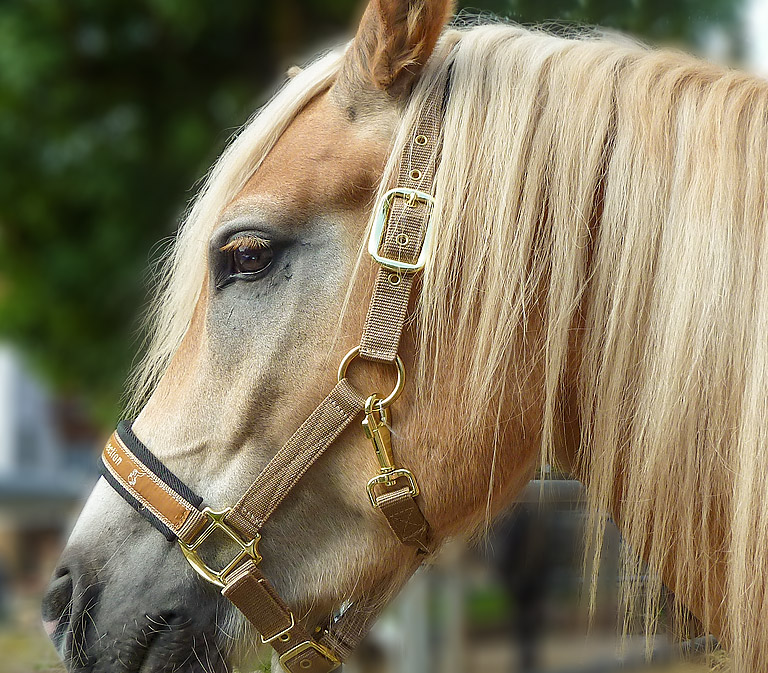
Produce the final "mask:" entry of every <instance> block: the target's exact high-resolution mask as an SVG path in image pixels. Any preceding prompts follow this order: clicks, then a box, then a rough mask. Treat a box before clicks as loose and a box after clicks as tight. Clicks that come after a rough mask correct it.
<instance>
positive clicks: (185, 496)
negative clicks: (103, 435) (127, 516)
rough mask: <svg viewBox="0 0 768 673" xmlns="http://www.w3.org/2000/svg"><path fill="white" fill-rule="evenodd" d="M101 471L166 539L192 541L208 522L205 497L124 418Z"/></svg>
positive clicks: (107, 452)
mask: <svg viewBox="0 0 768 673" xmlns="http://www.w3.org/2000/svg"><path fill="white" fill-rule="evenodd" d="M100 468H101V474H102V475H103V476H104V478H105V479H106V480H107V481H108V482H109V484H110V485H111V486H112V488H114V489H115V490H116V491H117V492H118V493H119V494H120V495H122V496H123V499H124V500H125V501H126V502H128V504H129V505H131V507H133V508H134V509H135V510H136V511H137V512H138V513H139V514H141V515H142V516H143V517H145V518H146V519H147V520H148V521H149V522H150V523H151V524H152V525H153V526H154V527H155V528H157V529H158V530H159V531H160V532H161V533H162V534H163V535H165V537H166V539H168V540H169V541H171V542H172V541H174V540H176V539H177V538H178V539H180V540H183V541H184V542H188V541H190V540H192V539H193V538H194V537H195V535H196V534H197V532H198V531H199V530H200V529H201V528H202V526H203V525H204V524H205V517H204V516H203V515H202V514H201V513H200V510H199V509H198V508H199V507H200V505H201V504H202V502H203V499H202V498H201V497H200V496H199V495H197V494H196V493H194V491H192V489H190V488H189V487H188V486H187V485H186V484H185V483H184V482H183V481H181V479H179V478H178V477H177V476H176V475H175V474H173V473H172V472H171V471H170V470H169V469H168V468H167V467H166V466H165V465H163V463H161V462H160V461H159V460H158V459H157V458H156V457H155V456H154V455H153V454H152V453H151V452H150V451H149V449H147V447H146V446H144V445H143V444H142V443H141V442H140V441H139V439H138V438H137V437H136V435H134V434H133V431H132V430H131V427H130V424H129V423H128V422H127V421H120V423H119V424H118V426H117V430H116V431H115V432H114V433H113V434H112V436H111V437H110V438H109V441H108V442H107V445H106V446H105V447H104V451H102V454H101V465H100Z"/></svg>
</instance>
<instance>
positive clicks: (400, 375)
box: [339, 346, 405, 409]
mask: <svg viewBox="0 0 768 673" xmlns="http://www.w3.org/2000/svg"><path fill="white" fill-rule="evenodd" d="M358 355H360V346H355V347H354V348H353V349H352V350H351V351H349V353H347V354H346V355H345V356H344V359H343V360H342V361H341V364H340V365H339V381H341V380H342V379H344V378H346V376H347V369H348V368H349V365H350V364H351V363H352V360H354V359H355V358H356V357H357V356H358ZM390 364H393V365H394V366H395V367H396V368H397V382H396V383H395V389H394V390H393V391H392V392H391V393H390V394H389V395H388V396H387V397H385V398H384V399H383V400H381V402H379V404H378V406H379V408H380V409H386V408H387V407H388V406H390V405H391V404H392V403H393V402H394V401H395V400H396V399H397V398H398V397H400V395H401V393H402V392H403V388H405V365H404V364H403V361H402V359H401V358H400V356H399V355H395V361H394V362H392V363H390Z"/></svg>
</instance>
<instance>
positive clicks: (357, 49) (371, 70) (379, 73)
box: [340, 0, 454, 97]
mask: <svg viewBox="0 0 768 673" xmlns="http://www.w3.org/2000/svg"><path fill="white" fill-rule="evenodd" d="M453 4H454V0H370V2H369V4H368V7H367V8H366V10H365V13H364V14H363V18H362V20H361V21H360V27H359V28H358V31H357V35H356V36H355V39H354V42H353V43H352V45H351V46H350V49H349V52H348V54H347V57H346V60H345V63H344V66H343V69H342V72H341V75H340V81H341V82H342V83H343V84H346V85H352V86H356V87H359V86H362V87H365V88H368V89H370V88H373V89H378V90H381V91H386V92H388V93H389V94H390V95H392V96H394V97H398V96H400V95H402V94H404V93H405V92H407V91H408V90H409V89H410V88H411V86H412V85H413V83H414V82H415V80H416V78H417V77H418V76H419V73H420V72H421V70H422V69H423V67H424V65H425V64H426V62H427V60H428V59H429V57H430V55H431V54H432V51H433V49H434V48H435V44H436V43H437V39H438V37H440V33H441V32H442V30H443V28H444V26H445V24H446V23H447V22H448V20H449V19H450V17H451V15H452V13H453Z"/></svg>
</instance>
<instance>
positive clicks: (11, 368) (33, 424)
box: [0, 345, 98, 589]
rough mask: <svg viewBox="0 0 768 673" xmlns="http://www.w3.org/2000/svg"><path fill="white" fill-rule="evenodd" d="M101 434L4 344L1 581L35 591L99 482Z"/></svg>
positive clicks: (0, 363) (0, 349) (0, 355)
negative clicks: (98, 455)
mask: <svg viewBox="0 0 768 673" xmlns="http://www.w3.org/2000/svg"><path fill="white" fill-rule="evenodd" d="M97 443H98V433H97V432H96V431H95V430H94V428H93V427H91V426H89V425H88V424H87V423H85V422H84V421H83V420H82V417H81V415H80V414H79V413H78V407H77V405H76V404H74V403H72V402H71V401H62V400H56V399H54V398H53V397H52V396H51V395H50V394H49V393H48V391H47V390H46V389H45V387H44V386H43V385H42V384H41V383H40V382H39V381H38V380H37V379H36V378H35V377H34V376H33V375H32V373H31V372H30V371H29V369H28V368H27V367H26V366H25V364H24V362H23V360H22V359H21V358H20V357H19V356H18V354H17V353H16V351H14V350H13V349H11V348H10V347H7V346H1V345H0V581H2V578H3V577H5V578H6V580H9V579H10V580H13V584H14V585H16V586H17V587H21V588H25V587H27V588H29V589H35V588H38V587H39V585H40V583H41V582H42V581H44V580H45V579H46V578H47V574H48V572H50V569H51V566H52V564H53V563H54V562H55V559H56V558H57V557H58V555H59V553H60V552H61V546H62V544H63V542H64V539H65V536H66V534H67V532H68V530H69V528H70V527H71V524H72V522H73V521H74V519H75V517H76V516H77V514H78V512H79V510H80V509H81V507H82V503H83V500H84V498H85V496H86V495H87V494H88V492H89V491H90V490H91V488H92V487H93V484H94V483H95V481H96V478H97V474H96V459H95V455H94V447H95V446H97Z"/></svg>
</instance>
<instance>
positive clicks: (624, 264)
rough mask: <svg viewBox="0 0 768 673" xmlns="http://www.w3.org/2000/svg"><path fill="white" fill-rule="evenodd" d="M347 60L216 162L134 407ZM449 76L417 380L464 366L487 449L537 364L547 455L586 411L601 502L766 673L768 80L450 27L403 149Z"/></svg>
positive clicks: (611, 44) (514, 31)
mask: <svg viewBox="0 0 768 673" xmlns="http://www.w3.org/2000/svg"><path fill="white" fill-rule="evenodd" d="M338 64H339V56H338V55H332V56H328V57H326V58H324V59H323V60H321V61H319V62H318V63H316V64H315V65H314V66H312V67H310V68H308V69H307V70H305V71H304V72H303V73H302V74H301V75H299V76H298V77H297V78H296V79H294V80H293V81H292V82H290V83H289V84H288V85H287V86H286V87H285V89H284V90H283V91H282V92H281V93H280V94H279V95H278V96H277V97H276V99H275V100H274V101H273V102H272V103H271V104H270V105H269V106H268V107H267V108H266V110H265V111H264V112H262V114H261V115H260V116H259V117H258V118H257V119H256V120H255V121H253V122H251V123H250V124H249V125H248V126H247V127H246V128H245V130H244V131H243V132H242V133H241V134H240V136H239V137H238V138H237V140H236V141H235V142H234V143H233V144H232V146H231V147H230V149H229V150H228V151H227V152H226V153H225V154H224V156H223V157H222V159H221V160H220V161H219V162H218V163H217V165H216V167H215V168H214V169H213V171H212V173H211V175H210V176H209V178H208V180H207V182H206V183H205V187H204V188H203V191H202V193H201V195H200V197H199V198H198V199H197V201H196V202H195V204H194V206H193V208H192V210H191V211H190V214H189V216H188V218H187V220H186V223H185V225H184V226H183V227H182V229H181V233H180V235H179V239H178V242H177V245H176V247H175V252H174V255H173V258H172V260H171V265H170V267H169V269H170V272H169V273H168V275H167V282H166V284H165V286H164V289H163V291H162V293H161V295H160V301H159V303H158V305H157V309H158V310H157V311H156V316H157V322H156V328H155V331H154V340H153V342H152V345H151V347H150V350H149V353H148V355H147V357H146V360H145V362H144V364H143V365H142V366H141V367H140V369H139V370H138V375H137V377H136V383H135V385H134V392H135V393H136V399H138V400H142V399H144V398H145V396H146V394H147V392H148V391H149V390H151V388H152V386H153V385H154V383H155V382H156V381H157V379H158V377H159V376H160V375H161V374H162V372H163V370H164V368H165V366H166V364H167V362H168V361H169V359H170V357H171V356H172V354H173V353H174V351H175V350H176V348H177V346H178V344H179V342H180V340H181V338H182V337H183V335H184V332H185V331H186V328H187V325H188V323H189V320H190V317H191V314H192V311H193V308H194V304H195V300H196V297H197V294H198V292H199V290H200V287H201V284H202V277H203V273H204V264H203V258H204V255H205V247H206V244H207V238H208V236H207V234H208V232H209V230H210V223H211V221H212V220H214V219H215V218H216V217H217V216H218V214H219V212H220V210H221V208H222V207H223V206H224V205H225V204H226V203H227V202H228V201H229V200H230V199H231V198H232V196H233V195H234V194H235V193H236V192H237V191H238V190H239V189H240V187H241V186H242V185H243V183H244V182H245V180H246V179H247V178H248V176H249V175H250V174H251V173H252V172H253V170H254V169H255V167H256V166H257V165H258V163H259V162H260V161H261V159H262V158H263V156H264V155H265V154H266V152H267V151H268V150H269V148H270V147H271V146H272V144H273V143H274V142H275V140H276V138H277V137H278V136H279V134H280V133H281V132H282V130H283V129H284V128H285V127H286V125H287V124H288V123H290V121H291V119H293V117H294V115H295V114H296V112H297V111H298V110H300V109H301V107H302V106H303V105H304V104H305V103H306V102H307V101H308V100H309V99H310V98H311V97H312V96H313V95H315V94H316V93H317V92H319V91H321V90H322V89H323V88H325V87H326V86H328V84H329V83H330V82H331V81H332V79H333V77H334V75H335V73H336V71H337V69H338ZM448 67H451V69H452V72H451V95H450V99H449V103H448V107H447V112H446V120H445V126H444V133H445V142H444V150H443V159H442V163H441V167H440V170H439V174H438V177H437V189H438V203H437V207H436V214H435V218H436V226H437V235H436V243H435V245H434V249H433V251H432V257H431V263H430V265H429V268H428V271H427V273H426V274H425V277H424V282H423V289H422V292H421V297H420V305H419V306H420V308H419V311H420V329H421V334H422V336H421V340H422V344H423V346H424V347H423V348H422V350H421V353H422V356H421V357H422V359H421V362H420V377H421V381H422V384H423V385H425V386H428V384H429V383H430V382H431V381H436V380H438V379H440V380H441V381H443V383H445V376H446V374H445V370H446V369H448V370H450V371H449V376H452V377H454V378H453V382H452V385H451V386H448V390H450V391H451V392H450V394H451V395H453V396H454V397H455V398H456V399H455V400H454V402H455V403H457V404H459V403H461V404H464V405H465V406H464V407H463V408H471V409H473V413H472V414H471V415H470V416H469V417H467V418H465V419H464V422H465V424H466V432H467V433H469V435H475V436H478V437H487V436H488V433H487V426H488V425H489V419H491V420H495V421H496V422H497V424H498V423H501V422H502V421H503V420H504V419H505V414H506V415H508V414H509V413H510V410H509V408H507V407H506V406H505V404H506V403H507V402H508V400H509V399H510V396H511V394H510V390H509V388H511V387H514V386H516V385H518V384H519V381H513V380H510V377H509V373H510V372H511V371H518V372H519V371H521V363H520V359H521V358H524V359H526V362H525V363H523V365H524V366H523V367H522V370H523V371H524V370H525V368H526V367H527V368H528V369H529V370H530V371H533V370H534V369H537V368H538V369H539V370H541V369H543V372H544V377H545V390H544V391H543V395H542V398H541V399H534V400H528V401H527V403H529V404H530V405H532V406H535V405H540V406H541V407H542V409H543V419H542V447H543V454H544V456H545V458H544V460H549V456H550V451H551V449H552V445H553V443H554V442H556V441H557V439H558V438H559V437H561V436H562V435H563V427H562V426H563V424H564V422H565V418H566V416H567V415H568V413H570V412H571V411H573V412H574V415H576V416H577V417H578V422H579V426H580V428H581V430H580V431H581V442H580V443H581V450H580V458H579V461H580V464H579V471H580V474H581V475H582V476H583V478H584V479H585V481H587V482H588V485H589V494H590V500H591V505H592V510H593V511H594V512H600V513H605V512H615V513H617V514H618V515H619V516H620V519H621V520H620V524H621V529H622V532H623V534H624V537H625V539H626V540H627V541H628V543H629V545H630V546H631V547H633V548H635V549H637V550H642V551H644V552H645V554H646V555H647V556H648V557H649V559H650V560H651V563H652V564H653V565H654V566H655V567H657V568H663V569H664V570H665V575H666V576H667V577H669V578H670V580H671V581H672V583H673V584H674V586H675V588H676V590H677V592H678V593H679V594H680V595H681V596H686V597H687V598H688V599H690V600H692V601H693V603H694V605H695V607H696V609H697V611H698V612H699V614H700V616H701V617H702V618H703V621H704V623H705V625H706V626H712V627H713V628H715V627H717V628H719V630H720V633H721V634H722V635H723V637H724V639H725V641H726V642H728V643H729V646H730V649H731V651H732V653H733V656H734V663H735V669H736V670H737V671H754V670H768V638H766V633H765V626H764V624H766V623H768V619H766V618H767V617H768V600H766V598H767V597H766V592H765V588H766V587H765V582H766V578H767V577H768V568H767V567H766V565H767V564H768V508H766V507H765V506H764V505H763V498H764V494H766V493H768V455H767V454H766V450H768V437H766V433H767V430H766V419H767V418H768V413H767V412H768V402H767V398H766V389H767V388H766V382H767V380H766V371H767V367H768V362H767V361H766V360H767V359H768V348H766V341H765V340H766V335H767V334H768V324H766V323H768V241H766V240H764V239H765V238H766V234H768V227H766V224H768V198H767V194H766V186H767V184H766V182H767V181H768V83H766V82H764V81H761V80H759V79H757V78H754V77H751V76H749V75H746V74H744V73H740V72H737V71H729V70H725V69H723V68H721V67H717V66H713V65H710V64H707V63H704V62H701V61H698V60H695V59H693V58H691V57H689V56H686V55H682V54H678V53H674V52H669V51H652V50H646V49H644V48H642V47H640V46H637V45H635V44H631V43H629V42H626V41H624V42H621V41H617V40H612V39H602V38H595V37H589V38H582V39H580V38H571V39H565V38H562V37H557V36H553V35H549V34H546V33H541V32H535V31H529V30H525V29H522V28H519V27H516V26H503V25H487V26H480V27H473V28H470V29H466V30H461V31H454V30H452V31H449V32H448V33H447V34H446V36H445V38H444V40H443V42H442V45H441V47H440V50H439V52H438V53H437V54H436V58H435V59H433V63H432V64H431V66H430V68H429V69H428V71H427V73H426V75H425V76H424V77H423V78H422V81H421V82H420V84H419V86H418V88H417V90H416V92H415V93H414V95H413V96H412V97H411V99H410V100H409V103H408V106H407V108H406V110H405V112H404V115H403V120H402V124H401V131H400V133H399V135H398V138H397V139H396V141H395V149H394V152H393V157H396V156H398V155H399V148H400V147H402V145H403V143H404V139H405V134H406V132H407V130H408V129H410V128H411V124H412V122H413V119H414V116H415V114H416V113H417V111H418V109H419V108H420V106H421V105H422V104H423V102H424V100H425V97H426V95H427V92H428V90H429V88H430V86H431V85H432V84H433V83H434V82H437V81H439V80H440V76H441V75H442V74H443V73H444V70H445V68H448ZM395 170H396V166H395V164H394V159H393V160H392V161H391V162H390V164H389V165H388V167H387V169H386V172H385V175H384V178H383V180H382V189H383V188H384V187H385V186H388V185H390V184H391V182H392V181H393V179H394V171H395ZM532 324H538V325H540V328H537V329H536V330H534V331H532V332H530V334H536V335H540V339H539V341H538V343H535V344H533V345H531V344H530V343H529V341H530V340H528V341H526V336H528V335H529V332H527V330H529V329H530V326H531V325H532ZM456 354H458V356H457V355H456ZM446 361H448V362H452V363H454V366H453V367H447V368H446V366H445V363H446ZM440 364H442V366H443V370H442V371H438V367H439V366H440ZM446 394H448V393H447V392H446V386H445V385H443V387H442V389H441V390H435V391H434V395H435V396H436V397H435V400H436V401H439V402H441V403H443V404H444V403H445V395H446ZM483 401H485V402H483ZM459 408H461V407H459ZM574 410H575V411H574ZM503 451H514V447H499V454H500V455H503ZM599 538H600V535H598V536H597V539H596V540H594V541H593V543H594V548H595V549H597V550H599V549H600V539H599ZM596 553H598V552H596ZM629 563H630V567H629V568H628V569H627V575H626V576H627V577H637V576H639V574H640V573H638V572H637V571H638V569H639V561H636V560H631V561H630V562H629ZM658 588H659V587H658V580H656V581H655V582H653V581H652V582H651V583H650V587H649V595H650V596H653V595H655V594H656V593H657V590H658ZM713 591H718V592H720V593H722V595H723V596H724V600H723V605H722V606H721V608H720V609H719V610H715V609H714V606H713V605H712V601H711V600H710V593H711V592H713ZM646 605H647V607H646V616H647V617H648V624H649V628H651V629H652V628H653V626H654V624H655V620H656V612H655V610H656V605H657V604H656V603H655V602H654V601H653V600H651V601H649V602H648V603H647V604H646Z"/></svg>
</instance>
